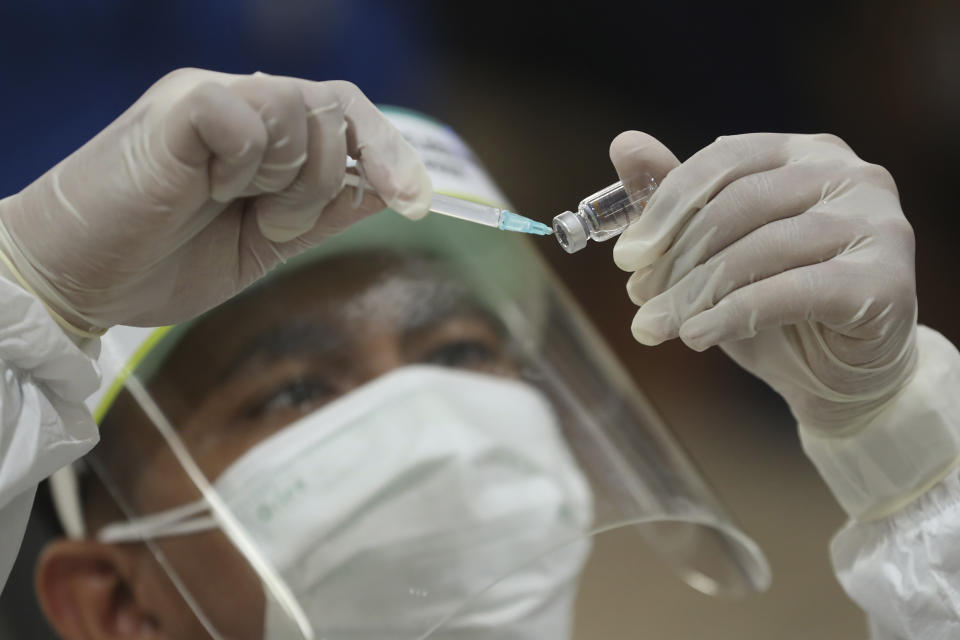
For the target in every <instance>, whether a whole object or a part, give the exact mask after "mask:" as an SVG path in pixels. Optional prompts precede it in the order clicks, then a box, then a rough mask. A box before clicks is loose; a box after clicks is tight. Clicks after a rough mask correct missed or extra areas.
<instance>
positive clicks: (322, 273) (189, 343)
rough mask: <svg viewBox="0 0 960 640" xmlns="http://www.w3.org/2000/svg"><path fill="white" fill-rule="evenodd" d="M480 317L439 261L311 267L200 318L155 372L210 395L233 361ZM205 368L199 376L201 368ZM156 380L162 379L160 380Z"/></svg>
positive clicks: (341, 261)
mask: <svg viewBox="0 0 960 640" xmlns="http://www.w3.org/2000/svg"><path fill="white" fill-rule="evenodd" d="M465 314H471V315H486V314H485V313H484V312H483V311H482V310H481V305H480V304H479V302H478V300H477V298H476V296H475V295H474V294H473V292H472V290H471V287H469V286H468V285H467V283H466V282H465V281H464V280H463V279H462V278H460V277H459V276H458V275H457V274H456V273H455V272H454V271H453V270H452V269H451V268H450V267H449V265H447V264H446V263H444V262H443V261H440V260H436V259H432V258H429V257H425V256H420V255H405V254H391V253H373V254H363V255H351V256H343V257H339V258H335V259H330V260H325V261H323V262H318V263H316V264H314V265H309V266H307V267H304V268H301V269H299V270H298V271H296V272H294V273H291V274H286V275H284V277H283V278H280V279H277V280H275V281H274V282H271V283H268V284H267V285H266V286H261V287H258V288H257V289H256V290H253V291H251V292H249V293H248V294H246V295H244V296H242V297H241V298H239V299H237V300H235V301H233V302H231V303H228V304H226V305H224V306H222V307H221V308H219V309H217V310H215V311H214V312H212V313H211V314H209V315H208V316H207V317H206V318H204V319H202V320H201V321H199V322H198V323H197V324H196V325H195V326H194V327H192V328H191V330H190V331H189V332H188V333H187V334H186V335H185V336H184V337H183V338H182V339H181V340H180V342H179V343H178V345H177V347H176V348H175V349H174V350H173V352H172V353H171V354H170V356H169V357H168V358H167V361H166V362H165V363H164V365H163V366H162V367H161V369H160V371H159V373H158V383H159V384H160V385H162V386H170V384H171V383H170V381H169V379H170V378H173V379H175V383H174V384H175V386H176V387H179V388H180V389H181V391H182V392H184V393H187V394H191V395H192V393H191V391H190V390H187V389H184V387H185V386H189V383H188V382H187V380H191V381H192V385H193V391H199V390H200V389H206V390H209V389H210V388H211V386H212V385H213V384H215V383H216V381H217V380H220V379H222V378H223V376H224V375H225V374H226V372H227V369H229V368H231V367H232V366H235V365H236V361H237V360H238V359H241V358H244V357H248V356H251V355H253V354H254V353H256V354H257V355H260V356H265V357H273V356H276V357H283V356H286V355H291V354H294V353H296V351H297V350H298V349H303V350H309V351H311V352H312V353H314V354H316V353H318V352H321V351H333V350H337V349H340V350H342V349H344V348H349V346H350V345H351V344H352V343H353V344H355V343H357V342H361V343H362V342H363V341H364V339H365V338H366V337H369V336H372V335H374V334H381V335H382V334H384V333H392V334H396V335H397V336H398V337H402V336H403V335H404V334H405V333H408V332H412V331H418V330H425V329H429V328H430V327H431V326H434V325H436V324H439V323H442V322H444V321H445V320H446V319H448V318H449V317H451V316H457V315H465ZM204 370H205V371H204ZM162 379H168V380H167V381H163V380H162Z"/></svg>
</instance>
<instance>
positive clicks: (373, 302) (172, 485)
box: [41, 254, 516, 638]
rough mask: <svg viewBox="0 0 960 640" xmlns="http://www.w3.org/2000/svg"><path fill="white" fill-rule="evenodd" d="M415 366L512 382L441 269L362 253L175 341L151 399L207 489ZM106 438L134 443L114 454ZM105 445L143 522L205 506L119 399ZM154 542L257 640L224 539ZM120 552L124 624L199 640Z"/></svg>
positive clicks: (508, 365)
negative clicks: (128, 604) (355, 393)
mask: <svg viewBox="0 0 960 640" xmlns="http://www.w3.org/2000/svg"><path fill="white" fill-rule="evenodd" d="M411 364H431V365H439V366H445V367H455V368H460V369H468V370H472V371H477V372H484V373H490V374H494V375H503V376H514V375H515V374H516V369H515V366H514V364H513V363H512V362H511V359H510V357H509V355H508V353H507V350H506V346H505V343H504V340H503V337H502V332H501V329H500V327H499V325H498V323H497V322H496V321H495V320H494V319H493V318H492V317H491V316H490V315H489V314H487V313H486V312H484V311H483V310H482V309H481V307H480V306H479V305H478V304H477V302H476V300H474V299H473V298H472V297H471V295H470V294H469V292H468V290H467V289H466V288H465V287H464V286H463V285H462V284H461V283H460V282H458V281H457V280H456V279H454V278H452V277H451V276H450V275H449V274H448V273H445V272H444V269H443V267H442V265H440V264H438V263H436V262H432V261H429V260H425V259H422V258H400V257H396V256H389V255H382V254H369V255H366V256H352V257H343V258H337V259H334V260H331V261H326V262H322V263H318V264H315V265H311V266H308V267H306V268H304V269H302V270H300V271H298V272H296V273H294V274H292V275H289V276H286V277H284V278H283V279H281V280H277V281H275V282H273V283H271V284H270V285H269V286H265V287H262V288H260V289H258V290H256V291H254V292H252V293H250V294H248V295H246V296H245V297H242V298H240V299H237V300H235V301H233V302H231V303H229V304H228V305H226V306H224V307H221V308H220V309H218V310H217V311H216V312H215V313H213V314H211V315H210V316H208V317H207V318H205V319H204V320H203V321H201V322H200V323H198V324H197V325H196V326H195V327H193V328H191V330H190V332H189V333H188V334H187V335H186V336H185V337H184V338H183V339H182V340H181V341H180V342H179V343H178V344H177V346H176V347H175V350H174V352H173V353H171V354H170V356H169V357H168V358H167V360H166V361H165V362H164V364H163V366H162V368H161V370H160V371H159V372H158V374H157V375H156V377H155V379H154V380H152V381H151V383H150V390H151V393H152V394H153V396H154V397H155V398H156V400H157V402H158V403H159V404H160V406H161V407H162V408H163V410H164V412H165V413H166V415H167V416H168V418H169V419H170V420H171V421H172V422H173V424H174V425H175V426H176V428H177V432H178V434H179V436H180V437H181V438H182V440H183V442H184V444H185V445H186V446H187V448H188V450H189V452H190V455H191V456H192V457H193V459H194V461H195V462H196V463H197V465H198V466H199V468H200V469H201V470H202V471H203V473H204V474H205V476H206V477H207V478H208V479H209V480H211V481H213V480H215V479H216V478H217V477H218V476H219V475H220V474H221V473H222V472H223V471H224V470H225V469H226V468H227V467H229V466H230V464H231V463H232V462H233V461H235V460H236V459H237V458H239V457H240V456H241V455H242V454H243V453H244V452H246V451H247V450H248V449H250V448H251V447H252V446H254V445H255V444H257V443H258V442H260V441H262V440H264V439H266V438H268V437H270V436H271V435H272V434H275V433H276V432H278V431H279V430H281V429H283V428H284V427H285V426H287V425H289V424H291V423H292V422H294V421H296V420H298V419H299V418H301V417H303V416H305V415H306V414H308V413H310V412H312V411H315V410H317V409H319V408H320V407H322V406H324V405H325V404H327V403H329V402H330V401H332V400H334V399H336V398H339V397H341V396H343V395H345V394H348V393H349V392H350V391H351V390H353V389H356V388H357V387H360V386H361V385H363V384H365V383H367V382H370V381H371V380H373V379H375V378H377V377H378V376H381V375H383V374H384V373H387V372H389V371H391V370H393V369H396V368H398V367H402V366H405V365H411ZM121 433H122V436H117V434H121ZM112 435H113V436H117V437H116V440H115V441H114V442H115V443H120V442H121V437H122V440H123V441H125V442H130V443H135V444H132V445H131V446H130V447H124V446H121V445H119V444H115V445H113V446H111V436H112ZM101 448H102V449H104V453H103V454H102V456H101V457H102V459H103V460H105V461H107V464H108V465H109V464H110V462H109V461H110V460H111V459H112V460H122V464H124V465H127V470H126V471H125V472H123V473H122V474H120V475H121V476H124V477H125V479H124V480H118V483H123V484H124V485H125V486H123V487H121V489H120V490H121V491H122V492H125V493H126V494H127V502H128V503H129V504H130V506H131V507H132V508H133V509H134V510H135V511H136V513H137V514H139V515H148V514H151V513H155V512H158V511H163V510H166V509H170V508H173V507H177V506H180V505H183V504H187V503H190V502H193V501H195V500H197V499H198V498H199V497H200V496H199V493H198V491H197V489H196V487H195V486H194V484H193V482H191V481H190V480H189V479H188V478H187V476H186V475H185V473H184V472H183V470H182V469H181V467H180V465H179V463H178V462H177V461H176V460H175V459H174V457H173V455H172V454H171V452H170V450H169V449H168V447H166V446H164V445H163V443H162V442H161V441H160V439H159V438H158V436H157V434H156V433H155V431H154V427H153V426H152V425H150V424H149V423H148V421H146V420H145V419H144V417H143V416H142V414H141V413H140V411H139V410H138V409H137V408H136V407H135V406H134V405H133V404H132V402H130V400H129V398H128V397H127V398H123V399H122V400H121V401H119V402H118V403H117V404H116V405H115V407H114V408H113V409H112V410H111V412H110V414H109V415H108V418H107V420H106V421H105V423H104V427H103V445H102V447H101ZM134 452H136V453H134ZM104 495H105V494H104ZM101 500H102V496H101ZM96 511H97V510H96V509H92V510H90V513H88V517H89V518H90V519H91V521H92V522H93V523H94V526H97V525H100V526H102V525H103V524H105V523H106V522H105V520H107V519H110V518H111V517H115V516H111V515H102V514H101V515H98V514H97V513H96ZM109 512H110V510H109V509H107V510H106V513H108V514H109ZM157 545H158V547H159V549H160V551H161V552H162V554H163V556H164V557H165V558H166V560H167V561H168V562H169V565H170V568H171V569H172V570H173V571H174V572H175V573H176V575H177V576H178V577H179V579H180V580H182V581H183V583H184V585H185V586H186V587H187V589H188V590H189V591H190V592H191V594H192V596H193V597H194V598H195V599H196V601H197V604H198V606H199V608H200V609H201V610H202V611H203V612H204V613H205V614H206V615H207V616H209V618H210V622H211V623H212V625H213V626H214V627H215V628H216V629H217V630H218V631H219V632H220V633H222V634H224V635H225V636H227V637H234V638H258V637H260V634H261V630H262V628H263V589H262V588H261V586H260V583H259V580H258V579H257V578H256V576H255V574H254V573H253V572H252V570H251V569H250V568H249V565H248V562H247V561H246V560H245V559H244V558H243V557H242V556H241V555H240V554H239V553H238V552H237V551H236V550H235V548H234V547H233V545H232V544H231V543H230V542H229V541H228V540H227V538H226V537H225V536H224V535H223V534H222V533H221V532H220V531H208V532H204V533H197V534H191V535H185V536H176V537H170V538H163V539H160V540H158V541H157ZM121 549H122V552H123V553H124V554H127V555H128V556H129V557H130V558H131V560H130V561H131V562H132V563H133V566H135V567H137V568H138V569H137V570H136V571H133V572H131V573H132V575H133V576H134V577H133V578H132V579H129V578H128V579H126V580H125V581H124V582H125V584H122V585H121V584H119V583H118V589H125V590H127V591H128V593H127V595H126V596H124V597H125V598H126V599H127V600H130V599H132V600H133V601H135V602H137V603H138V605H137V606H138V607H139V608H138V610H137V612H136V614H135V615H134V614H131V616H133V617H138V616H139V618H142V620H141V622H144V624H146V625H147V626H148V627H150V628H155V629H156V630H157V631H158V632H159V633H160V634H161V637H177V638H193V637H197V638H201V637H207V634H206V632H205V631H204V630H203V628H202V625H201V624H200V622H199V621H198V619H197V616H196V615H194V613H192V612H191V611H190V610H189V608H188V606H187V605H186V603H185V602H184V600H183V598H182V597H181V596H180V595H179V594H178V592H177V591H176V589H175V587H174V586H173V584H172V583H171V581H170V580H169V579H168V578H167V576H166V573H165V572H164V570H163V569H161V568H160V566H159V564H158V563H157V562H156V560H155V559H154V557H153V555H152V553H151V552H150V551H148V550H147V549H146V547H145V546H144V545H140V544H131V545H121ZM41 597H42V596H41ZM139 618H138V619H139Z"/></svg>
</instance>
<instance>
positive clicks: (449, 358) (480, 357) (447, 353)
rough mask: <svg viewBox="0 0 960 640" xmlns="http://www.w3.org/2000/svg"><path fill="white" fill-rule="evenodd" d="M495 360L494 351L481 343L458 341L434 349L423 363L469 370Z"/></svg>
mask: <svg viewBox="0 0 960 640" xmlns="http://www.w3.org/2000/svg"><path fill="white" fill-rule="evenodd" d="M496 358H497V354H496V353H495V352H494V350H493V349H491V348H490V347H489V346H487V345H486V344H484V343H483V342H478V341H476V340H458V341H457V342H450V343H447V344H445V345H443V346H441V347H439V348H437V349H434V350H433V351H431V352H430V353H429V354H428V355H427V357H426V358H424V359H423V362H424V363H426V364H436V365H440V366H442V367H457V368H460V369H471V368H477V367H483V366H486V365H489V364H490V363H492V362H493V361H495V360H496Z"/></svg>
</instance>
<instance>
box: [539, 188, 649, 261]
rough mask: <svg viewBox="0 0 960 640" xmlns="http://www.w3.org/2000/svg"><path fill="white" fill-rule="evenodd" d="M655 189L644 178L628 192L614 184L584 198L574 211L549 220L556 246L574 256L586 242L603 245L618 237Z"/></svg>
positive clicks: (638, 214) (637, 214) (640, 211)
mask: <svg viewBox="0 0 960 640" xmlns="http://www.w3.org/2000/svg"><path fill="white" fill-rule="evenodd" d="M656 188H657V181H656V180H654V179H653V176H650V175H644V176H643V177H642V178H640V179H638V180H635V181H631V184H630V188H629V189H628V188H627V187H626V186H625V185H624V184H623V183H622V182H615V183H614V184H612V185H610V186H609V187H607V188H605V189H601V190H600V191H597V192H596V193H594V194H593V195H591V196H588V197H586V198H584V199H583V200H582V201H581V202H580V204H579V205H578V206H577V210H576V211H565V212H563V213H561V214H560V215H558V216H556V217H555V218H554V219H553V232H554V235H555V237H556V238H557V242H559V243H560V246H561V247H563V248H564V250H565V251H567V253H574V252H576V251H579V250H580V249H583V248H584V247H585V246H587V240H593V241H595V242H603V241H604V240H609V239H610V238H613V237H615V236H618V235H620V233H621V232H622V231H623V230H624V229H626V228H627V226H628V225H629V224H630V223H631V222H633V221H634V220H636V219H637V218H638V217H639V216H640V214H641V213H642V212H643V209H644V207H646V205H647V201H648V200H649V199H650V196H652V195H653V192H654V191H655V190H656Z"/></svg>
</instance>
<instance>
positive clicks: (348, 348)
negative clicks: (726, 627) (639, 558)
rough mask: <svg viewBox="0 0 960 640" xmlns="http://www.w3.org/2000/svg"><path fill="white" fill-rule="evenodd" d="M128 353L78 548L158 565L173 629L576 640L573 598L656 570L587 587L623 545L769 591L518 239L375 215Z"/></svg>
mask: <svg viewBox="0 0 960 640" xmlns="http://www.w3.org/2000/svg"><path fill="white" fill-rule="evenodd" d="M127 331H131V332H132V331H138V330H133V329H130V330H127ZM124 339H125V334H123V333H122V332H121V331H114V332H112V334H108V336H107V337H106V338H105V340H104V345H103V347H104V354H103V357H102V359H101V362H102V364H103V366H104V370H105V371H104V373H105V375H107V376H108V377H110V376H114V377H115V378H116V379H117V380H123V381H124V382H123V383H122V384H123V387H122V389H121V388H120V387H115V388H114V390H113V393H114V394H115V397H114V398H113V399H112V400H111V401H110V402H109V407H110V408H109V410H108V411H107V412H106V415H105V416H103V418H102V420H101V424H102V438H101V444H100V445H99V446H98V447H97V449H95V451H94V452H93V454H92V455H91V456H89V458H88V459H87V466H88V467H89V469H90V470H92V473H91V474H87V476H86V477H84V478H83V479H82V481H81V487H82V492H81V495H82V496H83V500H82V502H83V505H84V512H85V518H86V520H87V524H88V527H87V534H88V535H89V536H91V537H97V538H99V539H100V540H101V542H103V543H105V544H119V545H127V548H128V549H130V550H131V552H132V553H140V554H149V556H150V557H151V566H153V567H154V570H155V572H156V575H157V578H156V580H155V583H156V587H155V588H156V593H155V594H154V597H155V598H157V600H158V603H160V604H158V605H157V607H158V610H161V611H162V612H163V614H164V615H163V620H162V624H163V625H164V626H165V628H166V629H167V631H168V632H169V633H171V634H172V635H173V636H174V637H183V638H192V637H208V636H209V637H216V638H270V639H272V638H326V639H329V640H336V639H338V638H367V639H380V638H383V639H386V638H391V639H405V638H409V639H411V640H412V639H416V638H425V637H429V638H531V639H532V638H547V637H549V638H576V637H588V635H589V633H587V632H586V631H583V630H584V629H589V628H590V627H591V624H590V623H589V618H590V616H591V612H590V610H589V609H590V607H589V606H588V605H585V604H584V602H587V603H589V602H596V601H598V600H602V598H603V595H602V591H603V589H604V588H605V587H604V584H603V583H604V582H605V581H607V582H615V583H616V584H618V585H620V586H619V587H617V588H621V589H622V588H630V587H629V585H630V584H631V582H636V583H637V584H640V583H642V582H643V581H644V580H645V578H646V576H645V575H642V574H641V575H634V576H626V577H624V576H610V580H606V578H605V577H604V576H600V579H599V580H598V579H592V580H590V581H588V582H586V583H585V582H582V581H581V576H582V575H583V574H584V573H585V572H590V570H591V562H592V561H593V559H594V558H595V557H596V556H597V555H598V553H601V555H603V553H602V552H603V551H604V544H605V542H604V541H605V540H606V539H607V535H608V534H606V533H605V532H608V531H613V530H619V532H618V534H617V540H618V542H617V545H618V546H617V550H616V552H617V553H621V554H624V553H626V554H631V555H632V554H635V553H641V552H642V550H643V549H653V550H654V551H655V552H656V554H657V555H658V556H659V557H661V558H663V559H664V560H666V561H667V562H668V563H669V564H670V566H672V567H673V568H674V569H675V571H676V573H677V574H678V575H679V576H680V577H681V578H682V579H683V580H685V581H686V582H687V583H688V584H689V585H690V586H692V587H694V588H695V589H697V590H699V591H702V592H704V593H706V594H710V595H741V594H747V593H750V592H754V591H758V590H763V589H764V588H766V586H767V585H768V583H769V571H768V568H767V565H766V563H765V561H764V559H763V557H762V555H761V553H760V552H759V550H758V549H757V548H756V546H755V545H754V544H753V542H752V541H751V540H750V539H749V538H747V537H746V536H745V535H744V534H743V533H741V532H740V531H739V530H738V529H737V528H736V527H735V526H734V525H733V524H732V523H731V521H730V518H729V516H728V515H727V513H726V511H725V510H724V508H723V507H722V506H721V504H720V503H719V501H718V500H717V499H716V497H715V496H714V494H713V493H712V492H711V490H710V489H709V488H708V486H707V484H706V483H705V482H704V480H703V479H702V478H701V476H700V475H699V473H698V472H697V471H696V469H695V468H694V466H693V465H692V464H691V462H690V460H689V459H688V458H687V456H686V455H685V454H684V453H683V451H682V450H681V449H680V447H679V446H678V445H677V443H676V442H675V440H674V439H673V438H672V437H671V435H670V434H669V432H668V430H667V429H666V427H665V426H664V425H663V423H662V421H661V420H660V419H659V418H658V417H657V415H656V413H655V412H654V411H653V410H652V408H651V406H650V404H649V403H648V402H647V400H646V399H645V398H644V397H643V395H642V394H641V393H640V392H639V391H638V390H637V389H636V387H635V386H634V385H633V383H632V382H631V381H630V379H629V378H628V377H627V375H626V374H625V373H624V371H623V369H622V368H621V367H620V365H619V364H618V363H617V362H616V360H615V359H614V357H613V356H612V355H611V354H610V352H609V350H608V349H607V348H606V347H605V346H604V344H603V343H602V341H601V340H600V339H599V337H598V336H597V335H596V333H595V331H594V330H593V329H592V328H591V326H590V325H589V323H588V322H587V321H586V320H585V318H584V316H583V315H582V313H581V312H580V311H579V310H578V309H577V308H576V306H575V305H574V304H573V303H572V302H571V300H570V299H569V297H568V295H567V294H566V292H565V291H564V290H563V288H562V287H561V286H560V285H559V284H558V283H557V282H556V281H555V280H554V278H553V277H552V275H551V274H550V272H549V271H548V269H547V268H546V267H545V266H544V264H543V263H542V261H541V260H540V259H539V257H538V256H537V255H536V253H535V251H534V250H533V249H532V247H531V246H530V245H529V244H528V243H527V241H526V240H524V239H522V238H519V237H518V236H512V235H509V234H506V233H504V232H499V231H496V230H487V229H482V228H475V227H472V226H468V225H465V224H464V223H462V222H458V221H450V220H446V219H441V218H439V217H432V218H430V219H428V220H426V221H423V222H419V223H411V222H408V221H406V220H403V219H401V218H400V217H399V216H396V215H395V214H392V213H390V212H385V213H383V214H379V215H378V216H375V217H374V218H371V219H369V220H367V221H364V222H362V223H360V224H358V225H356V226H355V227H353V228H351V229H350V230H349V231H348V232H346V233H345V234H343V235H342V236H339V237H337V238H335V239H333V240H331V241H329V242H328V243H326V244H325V245H324V246H323V247H321V248H320V249H319V250H317V251H315V252H313V253H311V254H309V255H306V256H304V257H303V258H302V259H300V260H298V261H296V262H295V263H293V264H290V265H288V266H286V267H285V268H284V269H282V270H281V271H280V272H278V273H277V274H275V275H274V276H271V277H270V278H268V279H267V280H266V281H264V282H262V283H260V284H258V285H256V286H254V287H253V288H252V289H251V290H249V291H248V292H246V293H245V294H244V295H243V296H241V297H240V298H238V299H236V300H234V301H231V302H229V303H227V304H225V305H223V306H222V307H220V308H218V309H215V310H214V311H212V312H211V313H209V314H207V316H205V317H204V318H201V319H200V320H198V321H195V322H193V323H191V324H190V325H187V326H183V327H175V328H172V329H169V330H158V331H156V332H154V333H153V334H151V337H150V339H148V340H146V341H145V342H143V343H142V344H141V345H140V346H139V347H138V348H137V350H136V351H135V355H134V357H133V358H131V356H130V354H131V349H130V347H129V345H126V344H124ZM111 370H112V371H111ZM600 534H603V535H600ZM607 555H609V554H608V553H607ZM597 590H600V592H601V593H596V591H597ZM591 591H593V592H591ZM655 614H656V612H650V611H644V608H643V603H642V602H637V603H636V617H637V619H636V620H635V621H631V622H630V623H629V624H628V625H626V626H627V628H630V629H632V631H633V633H631V635H630V636H629V637H637V636H636V635H634V634H635V633H637V632H640V637H642V630H643V628H644V623H645V621H646V620H649V619H651V618H652V617H654V616H655ZM584 620H586V621H587V622H585V621H584ZM593 626H595V625H593ZM580 633H583V634H584V635H583V636H581V635H579V634H580ZM606 637H611V636H609V635H608V636H606Z"/></svg>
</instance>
